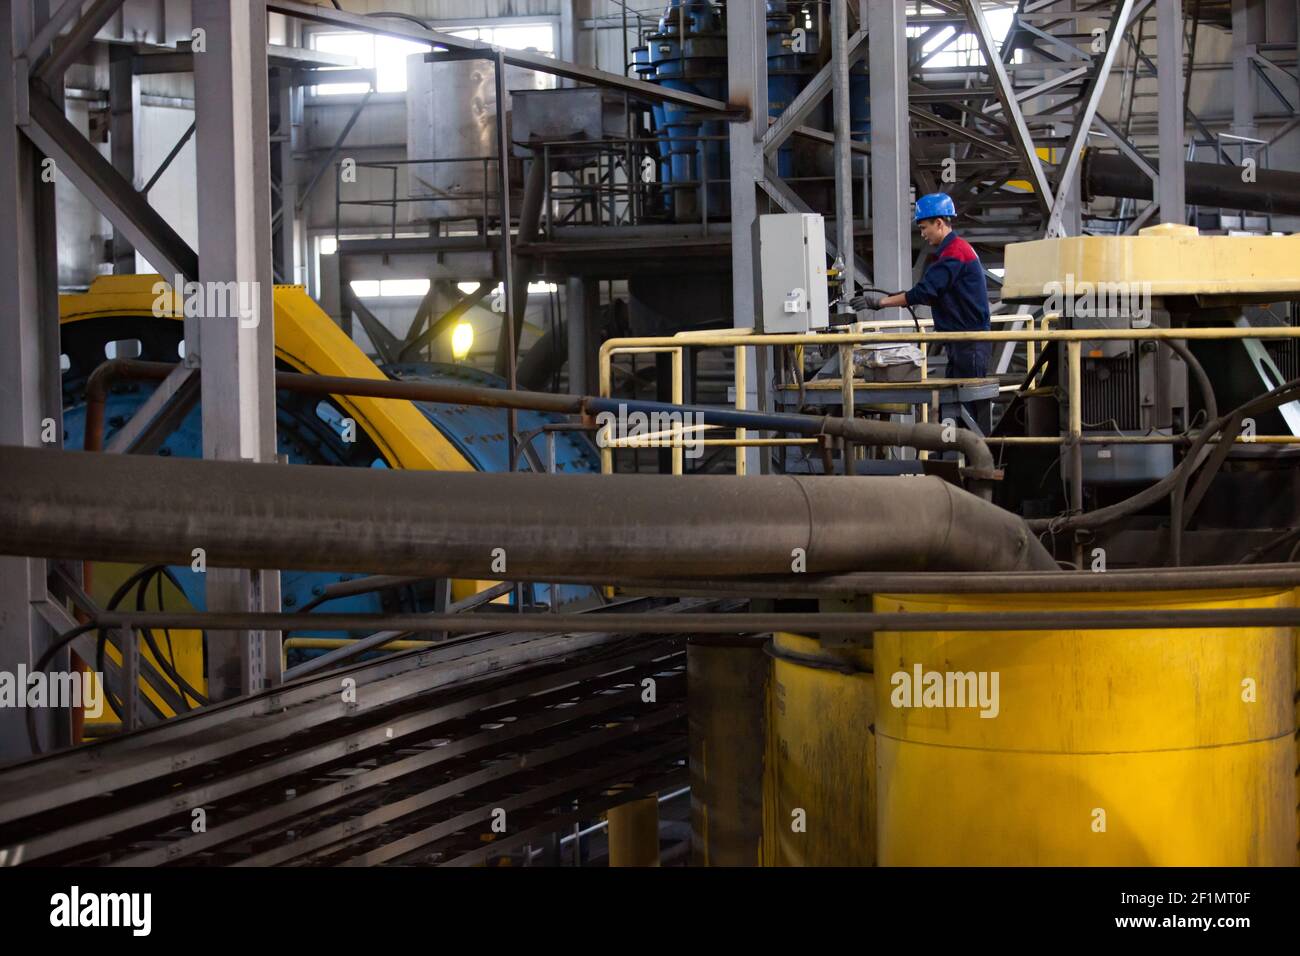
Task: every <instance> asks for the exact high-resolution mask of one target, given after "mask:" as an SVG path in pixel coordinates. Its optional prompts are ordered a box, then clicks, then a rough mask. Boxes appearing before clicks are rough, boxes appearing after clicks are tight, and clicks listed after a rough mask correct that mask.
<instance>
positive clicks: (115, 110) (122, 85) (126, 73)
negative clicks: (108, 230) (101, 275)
mask: <svg viewBox="0 0 1300 956" xmlns="http://www.w3.org/2000/svg"><path fill="white" fill-rule="evenodd" d="M108 56H109V66H108V140H109V148H110V150H111V151H112V159H113V168H114V169H116V170H117V171H118V172H119V173H121V174H122V178H124V179H125V180H126V181H127V182H129V183H131V185H133V186H138V183H137V181H136V176H135V141H136V126H137V125H138V124H139V122H140V81H139V79H137V78H136V75H135V68H134V60H135V50H134V49H133V48H132V47H130V46H118V45H114V46H113V47H112V48H111V49H110V50H109V54H108ZM113 273H114V275H132V274H134V273H135V247H134V246H133V245H131V240H130V239H128V238H127V237H126V236H125V235H123V233H122V230H121V229H114V230H113Z"/></svg>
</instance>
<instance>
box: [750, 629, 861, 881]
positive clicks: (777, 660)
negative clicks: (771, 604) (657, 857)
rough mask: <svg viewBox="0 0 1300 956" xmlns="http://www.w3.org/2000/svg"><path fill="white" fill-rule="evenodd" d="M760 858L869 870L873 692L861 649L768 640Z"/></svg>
mask: <svg viewBox="0 0 1300 956" xmlns="http://www.w3.org/2000/svg"><path fill="white" fill-rule="evenodd" d="M770 652H771V656H772V691H771V714H770V720H769V727H770V728H771V729H770V731H769V735H768V739H769V752H768V771H767V775H766V785H765V791H766V792H765V794H764V814H763V816H764V840H763V862H764V865H767V866H871V865H873V864H874V863H875V859H876V842H875V824H876V796H875V774H874V772H873V770H874V767H875V763H876V744H875V735H874V733H873V731H872V723H873V722H874V721H875V716H876V715H875V709H876V708H875V695H876V687H875V682H874V679H873V675H872V672H871V671H872V667H871V660H872V652H871V649H870V648H866V647H856V648H835V647H825V646H823V645H822V643H821V642H820V641H818V640H816V639H814V638H811V637H804V636H801V635H796V634H776V635H774V636H773V639H772V644H771V647H770Z"/></svg>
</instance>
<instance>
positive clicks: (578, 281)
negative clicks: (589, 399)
mask: <svg viewBox="0 0 1300 956" xmlns="http://www.w3.org/2000/svg"><path fill="white" fill-rule="evenodd" d="M589 282H590V280H588V279H584V278H582V277H581V276H570V277H569V279H568V281H567V282H566V283H565V284H564V331H565V336H566V338H567V339H568V349H569V394H570V395H590V394H591V392H590V391H588V390H587V378H588V375H587V366H588V364H589V363H588V362H587V353H588V352H589V351H590V345H589V343H588V341H587V325H588V322H587V313H588V311H589V309H590V302H589V301H588V297H587V291H588V283H589Z"/></svg>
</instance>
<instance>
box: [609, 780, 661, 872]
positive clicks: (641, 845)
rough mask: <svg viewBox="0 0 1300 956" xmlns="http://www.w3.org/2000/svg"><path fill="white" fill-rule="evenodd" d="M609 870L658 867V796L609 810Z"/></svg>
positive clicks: (643, 798)
mask: <svg viewBox="0 0 1300 956" xmlns="http://www.w3.org/2000/svg"><path fill="white" fill-rule="evenodd" d="M605 818H606V819H607V820H608V821H609V865H610V866H658V865H659V798H658V796H656V795H651V796H648V797H642V798H640V799H637V800H629V801H628V802H627V803H622V804H619V805H618V806H616V807H610V809H609V811H608V812H607V813H606V814H605Z"/></svg>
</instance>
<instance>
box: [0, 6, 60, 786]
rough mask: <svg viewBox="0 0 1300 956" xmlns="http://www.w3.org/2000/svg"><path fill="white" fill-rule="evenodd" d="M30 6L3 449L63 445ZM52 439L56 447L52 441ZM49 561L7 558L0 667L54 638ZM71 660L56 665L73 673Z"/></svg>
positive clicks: (10, 180)
mask: <svg viewBox="0 0 1300 956" xmlns="http://www.w3.org/2000/svg"><path fill="white" fill-rule="evenodd" d="M32 7H33V4H32V3H31V2H30V0H13V2H11V3H7V4H5V5H4V6H3V8H2V9H0V62H2V63H4V64H5V69H4V70H3V71H0V74H2V75H0V193H2V194H4V195H6V196H8V197H10V199H9V206H8V209H7V210H6V214H5V215H3V216H0V335H3V342H4V347H3V348H0V443H3V444H12V445H33V446H39V445H42V444H49V445H54V446H57V445H59V444H61V443H62V439H63V426H62V411H61V402H60V395H59V326H58V272H57V270H58V264H57V263H58V258H57V256H58V253H57V250H56V249H53V248H50V246H51V245H52V243H51V241H50V240H51V239H52V238H53V235H52V228H53V216H54V188H55V183H56V182H57V173H58V171H57V169H54V168H53V167H49V172H50V173H52V174H53V178H51V177H50V176H49V175H42V173H43V172H45V170H46V167H45V166H44V165H43V162H42V160H43V158H44V157H42V156H41V154H40V153H39V152H38V151H37V149H36V148H35V147H34V146H33V145H32V144H31V142H30V141H29V140H28V139H27V138H26V137H24V136H23V134H22V133H21V132H20V130H19V128H18V124H19V123H22V122H25V121H26V117H25V116H23V115H22V110H23V107H22V104H23V103H24V102H25V101H26V95H25V94H26V90H25V89H21V88H20V85H21V86H26V84H27V76H26V72H25V70H19V69H17V68H16V65H15V58H16V57H18V56H21V55H22V52H23V50H24V48H25V47H26V45H27V43H28V42H30V40H31V39H32V36H33V35H34V33H35V29H36V27H37V26H38V25H39V24H38V22H37V21H36V20H35V18H34V16H33V11H32ZM46 438H52V439H53V441H51V442H46V441H45V439H46ZM45 578H46V562H45V561H43V560H36V559H27V558H10V557H6V558H0V670H3V671H6V672H8V673H10V674H15V673H17V670H18V666H19V665H22V666H24V667H30V666H31V665H32V663H33V662H34V661H35V660H36V659H37V658H38V657H39V656H40V655H41V654H42V653H43V652H44V651H45V649H46V648H47V647H48V646H49V644H50V641H51V637H52V636H51V632H50V628H49V626H48V625H47V624H46V623H45V622H44V621H43V620H42V618H41V617H40V615H39V614H38V613H37V610H36V603H35V602H38V601H41V600H44V598H45V594H46V589H45ZM67 660H68V658H67V655H66V654H63V655H60V656H59V657H58V658H56V659H55V661H54V662H53V664H52V665H51V666H52V669H54V670H67V667H68V664H67ZM61 713H65V712H60V711H59V710H58V709H56V708H40V709H38V710H36V711H35V712H34V716H35V718H36V725H37V732H38V733H39V734H40V735H41V740H42V743H43V745H44V746H46V747H49V746H50V745H51V744H52V743H53V742H55V740H56V736H55V735H56V733H57V734H58V735H59V738H61V739H59V740H58V742H59V743H66V742H67V738H66V736H64V734H63V731H64V730H65V729H66V728H65V727H62V726H60V721H61V716H60V715H61ZM25 714H26V711H25V709H24V708H21V707H0V763H2V762H5V761H8V760H16V759H18V758H20V757H24V756H26V755H28V754H29V753H31V749H30V747H29V746H28V743H27V731H26V727H25Z"/></svg>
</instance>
